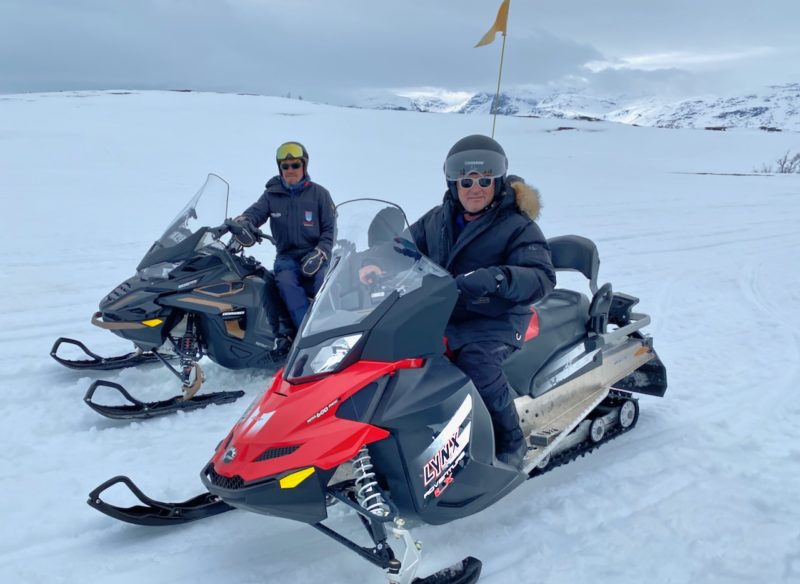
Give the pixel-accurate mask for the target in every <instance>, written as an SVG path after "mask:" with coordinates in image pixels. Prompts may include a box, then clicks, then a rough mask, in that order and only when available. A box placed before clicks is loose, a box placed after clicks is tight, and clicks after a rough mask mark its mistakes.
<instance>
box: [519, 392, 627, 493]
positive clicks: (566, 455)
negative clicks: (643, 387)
mask: <svg viewBox="0 0 800 584" xmlns="http://www.w3.org/2000/svg"><path fill="white" fill-rule="evenodd" d="M629 399H635V398H633V397H632V396H631V394H629V393H627V392H624V391H619V390H613V389H612V390H611V391H610V392H609V394H608V397H606V399H604V400H603V401H602V402H601V404H600V405H605V406H611V407H616V406H621V405H622V404H623V402H625V401H626V400H629ZM638 421H639V415H638V410H637V415H636V419H635V420H634V421H633V423H632V424H631V425H630V426H628V427H627V428H623V427H622V426H621V425H619V424H617V425H616V426H615V427H614V428H612V429H611V430H608V431H607V432H606V435H605V437H604V438H603V439H602V440H601V441H600V442H592V441H591V440H590V439H587V440H585V441H584V442H581V443H580V444H576V445H575V446H573V447H572V448H567V449H566V450H564V451H563V452H559V453H558V454H557V455H555V456H552V457H551V458H550V462H549V463H548V464H547V466H546V467H544V468H534V469H533V470H532V471H531V472H530V473H528V478H529V479H532V478H535V477H539V476H542V475H543V474H544V473H546V472H550V471H551V470H553V469H556V468H558V467H559V466H564V465H565V464H569V463H570V462H572V461H573V460H575V459H576V458H579V457H582V456H585V455H587V454H589V453H590V452H592V451H593V450H596V449H598V448H600V447H601V446H602V445H603V444H605V443H606V442H609V441H611V440H613V439H614V438H616V437H617V436H621V435H622V434H625V433H626V432H629V431H630V430H633V429H634V428H635V427H636V424H637V423H638Z"/></svg>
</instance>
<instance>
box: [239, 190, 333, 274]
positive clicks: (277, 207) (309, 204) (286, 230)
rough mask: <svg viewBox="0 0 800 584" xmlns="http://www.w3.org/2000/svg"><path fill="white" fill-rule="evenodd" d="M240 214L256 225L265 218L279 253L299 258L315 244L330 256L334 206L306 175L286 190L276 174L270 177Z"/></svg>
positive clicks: (327, 196) (328, 197) (329, 196)
mask: <svg viewBox="0 0 800 584" xmlns="http://www.w3.org/2000/svg"><path fill="white" fill-rule="evenodd" d="M242 215H243V216H244V217H247V218H248V219H249V220H250V221H252V222H253V224H254V225H256V226H257V227H260V226H261V225H263V224H264V223H266V221H267V219H269V227H270V232H271V233H272V237H274V238H275V243H276V244H277V251H278V254H279V255H285V256H289V257H291V258H293V259H296V260H300V259H301V258H302V257H303V256H304V255H306V254H307V253H308V252H309V251H311V250H312V249H314V248H315V247H319V248H320V249H321V250H322V251H324V252H325V254H327V256H328V257H331V248H332V247H333V238H334V232H335V230H336V209H335V207H334V205H333V200H332V199H331V195H330V193H329V192H328V191H327V189H325V188H324V187H322V186H320V185H318V184H317V183H315V182H311V181H310V180H308V179H307V178H304V179H303V183H302V184H301V185H300V186H299V188H297V187H296V188H295V189H294V192H290V191H289V190H287V189H286V187H284V186H283V182H282V181H281V178H280V176H274V177H272V178H271V179H269V181H268V182H267V185H266V189H265V190H264V194H262V195H261V197H260V198H259V199H258V201H256V202H255V203H253V204H252V205H250V206H249V207H248V208H247V209H246V210H245V212H244V213H242Z"/></svg>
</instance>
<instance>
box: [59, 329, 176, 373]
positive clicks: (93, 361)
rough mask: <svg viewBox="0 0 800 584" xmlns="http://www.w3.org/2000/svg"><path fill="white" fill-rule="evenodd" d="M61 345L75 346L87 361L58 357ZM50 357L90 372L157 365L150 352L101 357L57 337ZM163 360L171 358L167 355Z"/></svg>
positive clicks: (73, 340)
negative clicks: (149, 364)
mask: <svg viewBox="0 0 800 584" xmlns="http://www.w3.org/2000/svg"><path fill="white" fill-rule="evenodd" d="M61 345H75V346H76V347H78V348H79V349H80V350H82V351H83V352H84V353H85V354H86V355H87V356H88V357H89V359H66V358H64V357H59V356H58V349H59V347H61ZM50 356H51V357H52V358H53V359H55V360H56V361H58V362H59V363H61V364H62V365H63V366H64V367H69V368H70V369H81V370H92V371H112V370H114V369H126V368H128V367H136V366H138V365H145V364H147V363H158V362H159V361H158V357H157V356H156V355H155V354H154V353H153V352H152V351H139V350H137V351H131V352H130V353H127V354H125V355H118V356H116V357H101V356H100V355H98V354H97V353H94V352H93V351H90V350H89V349H88V348H87V347H86V345H84V344H83V343H82V342H80V341H76V340H75V339H70V338H67V337H59V338H57V339H56V342H55V343H53V348H52V349H50ZM165 358H168V359H169V358H173V356H172V355H168V356H166V357H165Z"/></svg>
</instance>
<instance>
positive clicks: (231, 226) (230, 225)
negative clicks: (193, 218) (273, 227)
mask: <svg viewBox="0 0 800 584" xmlns="http://www.w3.org/2000/svg"><path fill="white" fill-rule="evenodd" d="M236 229H241V226H240V225H239V224H238V223H236V221H234V220H233V219H225V222H224V223H223V224H222V225H220V226H219V227H212V228H210V229H209V232H211V233H212V234H213V235H214V237H216V238H217V239H219V238H220V237H222V236H223V235H225V234H226V233H234V234H235V233H236ZM251 233H252V234H253V235H254V236H255V238H256V240H257V241H258V242H259V243H261V242H262V241H264V240H266V241H269V242H270V243H271V244H272V245H275V239H274V238H273V237H272V236H271V235H269V234H268V233H264V232H263V231H261V229H259V228H258V227H253V228H252V229H251Z"/></svg>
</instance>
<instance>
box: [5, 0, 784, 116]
mask: <svg viewBox="0 0 800 584" xmlns="http://www.w3.org/2000/svg"><path fill="white" fill-rule="evenodd" d="M500 2H501V0H395V1H393V2H386V1H384V0H284V1H280V2H279V1H277V0H0V92H1V93H16V92H26V91H56V90H65V89H98V88H104V89H109V88H114V89H120V88H127V89H149V88H169V89H178V88H191V89H196V90H220V91H241V92H254V93H264V94H269V95H285V94H287V93H289V92H291V94H292V95H293V96H298V95H300V96H303V97H304V98H306V99H312V100H317V101H330V102H333V103H347V102H348V100H350V98H351V96H352V95H353V93H354V92H356V91H358V90H362V89H408V88H417V87H437V88H445V89H448V90H452V91H476V90H489V91H494V88H495V84H496V82H497V68H498V62H499V56H500V48H501V38H500V36H498V38H497V40H496V41H495V42H494V43H492V44H491V45H488V46H485V47H481V48H477V49H476V48H473V46H474V45H475V43H477V41H478V40H479V39H480V38H481V36H482V35H483V34H484V33H485V32H486V31H487V30H488V29H489V27H490V26H491V25H492V23H493V22H494V18H495V15H496V13H497V9H498V7H499V6H500ZM799 23H800V0H762V1H760V2H754V1H753V0H671V1H669V2H647V1H643V0H605V1H598V0H560V1H559V2H555V1H549V2H548V1H545V0H512V1H511V9H510V13H509V34H508V39H507V44H506V55H505V64H504V68H503V88H504V89H510V88H512V87H514V86H520V85H547V84H551V85H552V84H556V85H564V84H568V85H571V86H576V87H588V88H590V89H591V90H592V91H593V92H594V93H599V94H605V93H611V94H617V93H637V94H640V93H644V94H658V95H666V94H670V95H672V96H681V95H692V94H698V93H717V94H729V93H737V92H744V91H749V90H751V89H756V88H758V87H761V86H764V85H769V84H774V83H785V82H792V81H795V82H800V33H799V32H798V25H799Z"/></svg>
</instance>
